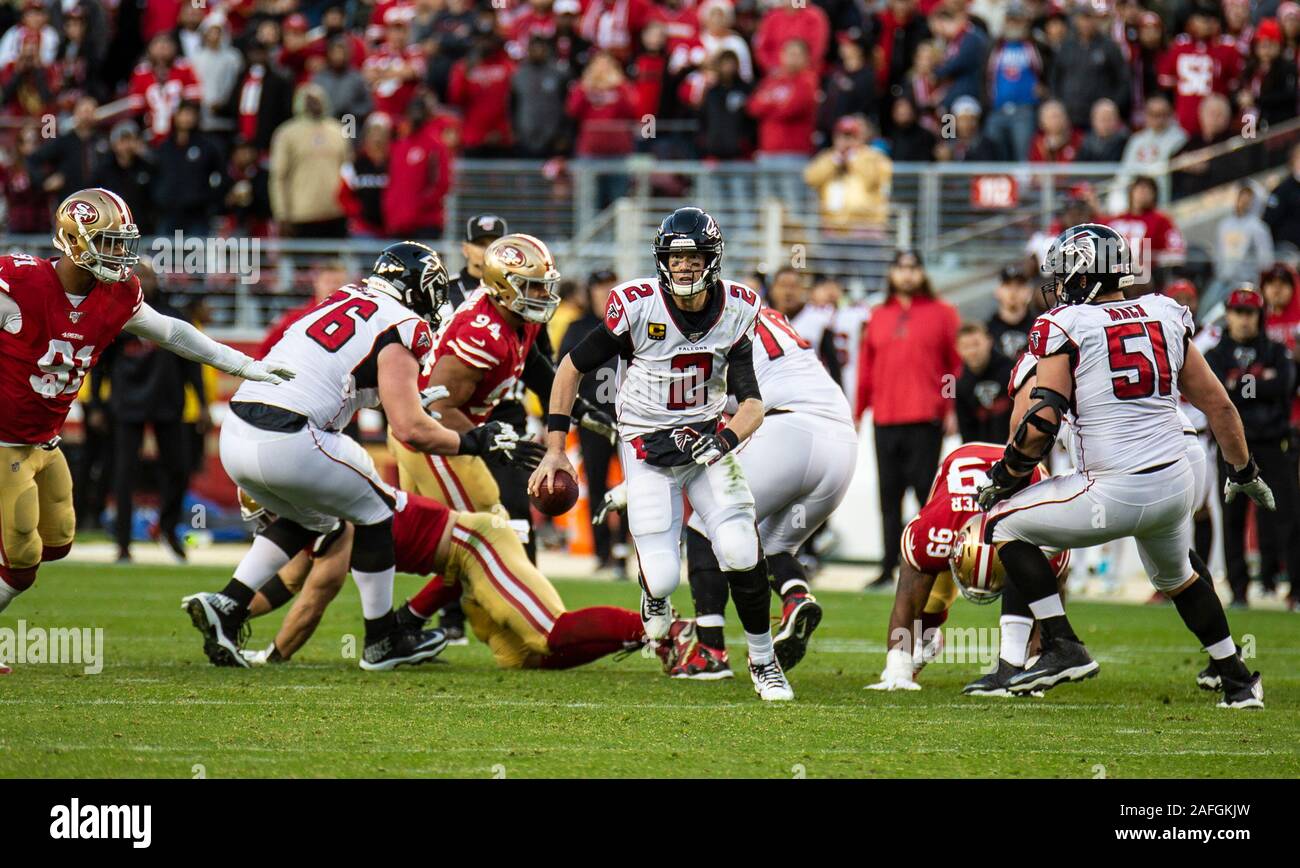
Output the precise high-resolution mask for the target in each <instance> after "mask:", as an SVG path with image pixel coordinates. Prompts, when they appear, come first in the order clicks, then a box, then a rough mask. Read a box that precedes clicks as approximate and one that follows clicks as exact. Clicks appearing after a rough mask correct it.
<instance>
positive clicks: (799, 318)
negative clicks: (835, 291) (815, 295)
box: [788, 304, 836, 347]
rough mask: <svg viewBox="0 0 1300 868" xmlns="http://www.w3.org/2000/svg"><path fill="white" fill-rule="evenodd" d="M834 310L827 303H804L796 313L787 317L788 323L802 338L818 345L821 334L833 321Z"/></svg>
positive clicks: (819, 344)
mask: <svg viewBox="0 0 1300 868" xmlns="http://www.w3.org/2000/svg"><path fill="white" fill-rule="evenodd" d="M835 310H836V309H835V307H834V306H833V305H829V304H805V305H804V306H803V307H801V308H800V309H799V312H798V313H797V314H795V315H794V316H793V317H789V318H788V319H789V322H790V325H792V326H794V330H795V331H797V332H798V333H799V334H800V336H801V337H803V338H804V340H806V341H808V343H810V344H812V345H813V346H814V347H820V346H821V343H822V336H823V335H825V334H826V330H827V329H828V328H830V327H831V324H832V323H833V322H834V321H835Z"/></svg>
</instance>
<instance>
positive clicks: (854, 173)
mask: <svg viewBox="0 0 1300 868" xmlns="http://www.w3.org/2000/svg"><path fill="white" fill-rule="evenodd" d="M873 137H874V131H873V130H872V129H871V122H870V121H868V120H867V119H866V118H864V117H863V116H862V115H846V116H845V117H842V118H840V119H839V120H838V121H837V122H836V123H835V129H834V132H833V135H832V137H831V146H830V147H829V148H827V149H826V150H824V151H822V152H821V153H820V154H818V155H817V156H816V157H814V158H813V159H812V161H811V162H809V163H808V166H807V167H806V168H805V169H804V172H803V178H804V182H805V183H806V184H807V185H808V186H809V187H811V188H812V189H813V190H815V191H816V192H817V196H818V199H819V200H820V202H821V215H822V224H823V225H824V226H826V227H827V228H830V229H833V230H840V231H845V230H848V231H852V230H857V231H861V230H877V231H879V230H882V229H883V228H884V226H885V224H886V222H887V220H888V218H889V190H890V184H891V182H892V180H893V176H894V166H893V163H892V162H891V161H890V159H889V157H887V156H885V154H884V153H882V152H881V151H880V150H879V149H877V148H873V147H872V146H871V145H870V144H868V142H870V140H871V139H872V138H873Z"/></svg>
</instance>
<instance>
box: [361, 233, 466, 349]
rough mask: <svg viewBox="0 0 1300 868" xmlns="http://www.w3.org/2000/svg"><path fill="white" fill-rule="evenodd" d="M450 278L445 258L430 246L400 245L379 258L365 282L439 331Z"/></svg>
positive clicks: (395, 245) (390, 248) (386, 248)
mask: <svg viewBox="0 0 1300 868" xmlns="http://www.w3.org/2000/svg"><path fill="white" fill-rule="evenodd" d="M450 282H451V277H450V275H449V274H448V273H447V267H446V266H445V265H443V264H442V257H441V256H439V255H438V252H437V251H436V250H434V249H433V248H432V247H429V246H428V245H427V244H421V243H420V242H418V241H399V242H397V243H396V244H390V245H388V246H387V247H385V248H384V249H383V251H382V252H380V254H379V258H378V259H376V260H375V264H374V265H373V266H372V267H371V269H370V276H369V277H367V278H366V286H367V287H369V288H370V289H373V290H375V291H376V292H382V293H383V294H385V295H387V296H389V297H391V298H395V299H397V300H398V301H400V302H401V303H402V304H404V305H405V306H406V307H408V308H410V309H411V311H412V312H414V313H415V314H416V315H418V316H419V317H420V318H421V319H423V320H425V321H426V322H428V323H429V326H430V327H431V328H433V329H435V330H436V329H437V328H438V325H439V322H440V317H439V315H438V311H439V309H440V308H441V307H442V306H443V305H444V304H446V303H447V284H448V283H450Z"/></svg>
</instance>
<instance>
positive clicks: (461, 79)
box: [447, 33, 515, 157]
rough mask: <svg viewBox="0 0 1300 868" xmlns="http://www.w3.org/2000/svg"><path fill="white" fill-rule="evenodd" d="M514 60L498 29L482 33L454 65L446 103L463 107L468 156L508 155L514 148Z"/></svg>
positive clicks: (461, 110) (463, 130)
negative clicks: (511, 112) (511, 106)
mask: <svg viewBox="0 0 1300 868" xmlns="http://www.w3.org/2000/svg"><path fill="white" fill-rule="evenodd" d="M514 72H515V62H514V61H513V60H511V59H510V56H509V55H508V54H506V50H505V43H504V42H503V41H502V39H501V37H500V36H498V35H497V34H496V33H481V34H479V36H478V37H477V38H476V39H475V42H474V47H473V48H471V49H470V52H469V54H467V55H466V56H465V57H464V58H463V59H461V60H458V61H456V63H455V64H454V65H453V66H452V68H451V81H450V82H449V83H448V85H447V103H448V104H449V105H451V106H453V107H455V108H456V109H457V110H459V111H460V115H461V144H462V146H463V147H464V149H465V154H466V156H471V157H502V156H508V155H509V154H510V153H511V152H512V150H513V148H514V142H515V138H514V131H513V130H512V129H511V125H510V79H511V77H512V76H513V75H514Z"/></svg>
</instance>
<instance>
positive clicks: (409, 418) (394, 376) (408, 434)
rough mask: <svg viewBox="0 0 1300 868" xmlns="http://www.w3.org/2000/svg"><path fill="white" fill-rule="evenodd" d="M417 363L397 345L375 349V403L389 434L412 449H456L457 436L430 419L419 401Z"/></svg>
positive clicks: (437, 451) (437, 452)
mask: <svg viewBox="0 0 1300 868" xmlns="http://www.w3.org/2000/svg"><path fill="white" fill-rule="evenodd" d="M419 374H420V363H419V362H417V361H416V360H415V356H414V355H413V354H412V353H411V351H410V350H408V349H407V348H406V347H404V346H402V345H401V344H397V343H393V344H389V345H388V346H386V347H384V348H383V349H382V350H380V351H379V360H378V376H377V381H378V386H379V403H381V404H382V405H383V407H384V412H385V413H386V414H388V425H389V427H390V428H391V429H392V432H393V436H394V437H396V438H397V439H398V440H401V441H402V442H403V443H405V444H407V445H408V446H410V447H411V448H413V449H416V450H418V451H420V452H430V453H433V454H435V455H455V454H456V453H457V452H459V451H460V435H459V434H457V433H456V432H455V431H452V430H451V429H450V428H447V427H445V426H443V425H441V424H439V423H438V422H436V421H434V419H433V417H431V416H430V415H429V414H428V413H426V412H425V411H424V407H423V406H421V403H420V387H419V383H418V378H419Z"/></svg>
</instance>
